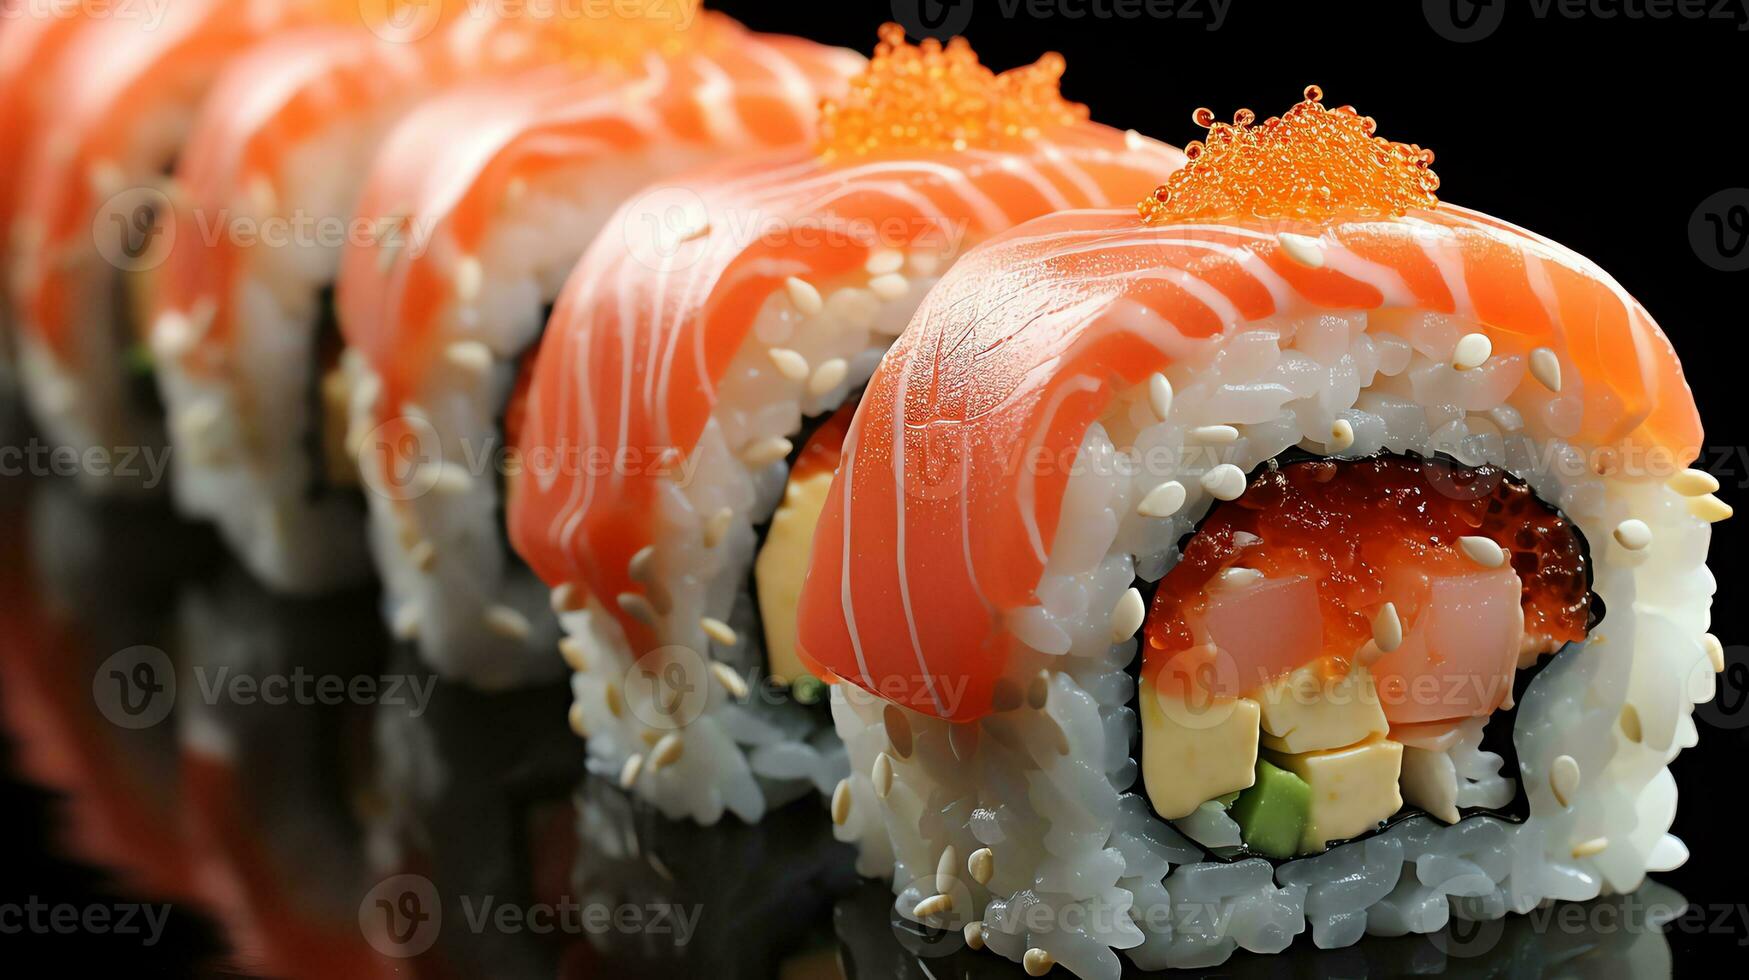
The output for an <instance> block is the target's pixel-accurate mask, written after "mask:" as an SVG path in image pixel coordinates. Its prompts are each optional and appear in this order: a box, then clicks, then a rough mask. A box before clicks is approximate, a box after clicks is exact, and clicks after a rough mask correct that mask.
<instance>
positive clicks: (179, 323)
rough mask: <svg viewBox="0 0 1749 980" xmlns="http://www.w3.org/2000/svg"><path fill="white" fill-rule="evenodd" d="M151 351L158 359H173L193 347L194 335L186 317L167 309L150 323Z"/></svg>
mask: <svg viewBox="0 0 1749 980" xmlns="http://www.w3.org/2000/svg"><path fill="white" fill-rule="evenodd" d="M151 336H152V353H153V354H155V355H156V356H157V357H158V359H159V360H163V361H173V360H177V359H178V358H180V357H182V355H184V354H186V353H188V352H189V351H191V350H193V349H194V345H195V342H196V339H197V338H196V337H195V336H194V329H193V325H192V324H190V323H189V322H188V317H185V316H183V315H182V314H181V313H178V312H176V311H175V310H167V311H165V312H164V314H163V315H162V316H160V317H158V319H157V320H156V321H155V322H154V323H153V324H152V333H151Z"/></svg>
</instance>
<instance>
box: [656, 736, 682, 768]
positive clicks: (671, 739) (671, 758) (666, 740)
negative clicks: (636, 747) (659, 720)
mask: <svg viewBox="0 0 1749 980" xmlns="http://www.w3.org/2000/svg"><path fill="white" fill-rule="evenodd" d="M685 752H686V740H685V738H683V737H682V736H681V734H680V733H679V732H669V733H668V734H666V735H664V736H662V737H661V738H660V739H657V741H656V747H655V748H653V749H651V750H650V766H651V768H654V769H658V770H660V769H665V768H667V767H668V766H671V765H673V764H674V763H676V762H679V761H680V757H681V755H683V754H684V753H685Z"/></svg>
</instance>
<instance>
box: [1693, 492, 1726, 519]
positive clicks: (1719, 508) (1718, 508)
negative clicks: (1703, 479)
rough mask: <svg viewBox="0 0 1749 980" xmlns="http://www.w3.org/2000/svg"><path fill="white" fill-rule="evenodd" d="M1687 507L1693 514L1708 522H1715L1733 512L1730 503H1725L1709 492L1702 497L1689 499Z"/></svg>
mask: <svg viewBox="0 0 1749 980" xmlns="http://www.w3.org/2000/svg"><path fill="white" fill-rule="evenodd" d="M1688 509H1689V510H1690V511H1692V512H1693V513H1694V516H1696V517H1698V518H1700V519H1701V520H1703V521H1706V522H1707V523H1708V524H1717V523H1718V522H1720V521H1722V520H1724V519H1726V518H1727V517H1730V516H1731V514H1732V513H1733V511H1732V510H1731V505H1730V504H1727V503H1725V502H1724V501H1723V500H1720V499H1719V498H1718V497H1715V496H1713V495H1712V494H1710V493H1709V494H1707V495H1706V496H1704V497H1696V498H1694V499H1693V500H1691V501H1689V503H1688Z"/></svg>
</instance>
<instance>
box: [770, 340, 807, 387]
mask: <svg viewBox="0 0 1749 980" xmlns="http://www.w3.org/2000/svg"><path fill="white" fill-rule="evenodd" d="M768 356H770V358H771V363H773V364H775V365H777V373H778V374H781V375H783V376H784V377H786V378H788V379H789V380H791V381H806V380H807V378H808V359H807V358H805V357H803V356H802V355H801V354H798V353H796V352H795V351H793V350H790V349H789V348H788V347H773V348H772V349H771V350H770V351H769V352H768Z"/></svg>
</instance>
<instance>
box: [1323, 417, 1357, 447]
mask: <svg viewBox="0 0 1749 980" xmlns="http://www.w3.org/2000/svg"><path fill="white" fill-rule="evenodd" d="M1352 445H1354V423H1353V422H1350V421H1348V420H1347V419H1337V420H1336V421H1334V422H1332V423H1330V440H1329V441H1328V442H1326V443H1324V448H1326V449H1328V450H1330V451H1331V452H1333V453H1339V452H1341V451H1343V450H1344V449H1347V448H1348V447H1349V446H1352Z"/></svg>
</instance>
